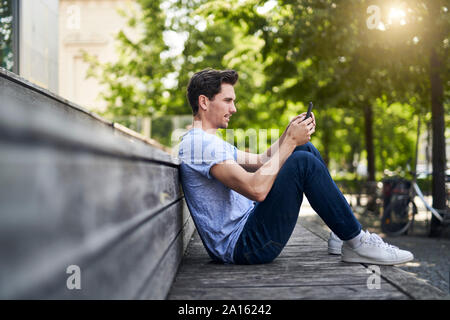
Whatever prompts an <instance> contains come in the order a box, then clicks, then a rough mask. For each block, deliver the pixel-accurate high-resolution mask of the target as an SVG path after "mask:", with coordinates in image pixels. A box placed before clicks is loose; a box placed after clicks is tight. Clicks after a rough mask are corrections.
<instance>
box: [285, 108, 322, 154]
mask: <svg viewBox="0 0 450 320" xmlns="http://www.w3.org/2000/svg"><path fill="white" fill-rule="evenodd" d="M305 117H306V113H302V114H301V115H298V116H296V117H295V118H294V119H292V121H291V122H290V123H289V125H288V127H287V129H286V138H287V139H291V140H292V141H293V142H294V143H295V145H297V146H301V145H304V144H305V143H307V142H309V140H311V135H312V134H313V133H314V132H315V131H316V126H315V122H314V116H313V115H312V113H311V117H310V118H308V119H306V120H305Z"/></svg>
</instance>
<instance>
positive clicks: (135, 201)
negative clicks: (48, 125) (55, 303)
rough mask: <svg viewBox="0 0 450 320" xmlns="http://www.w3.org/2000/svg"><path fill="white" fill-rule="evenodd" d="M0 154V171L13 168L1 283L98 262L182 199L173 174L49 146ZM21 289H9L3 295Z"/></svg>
mask: <svg viewBox="0 0 450 320" xmlns="http://www.w3.org/2000/svg"><path fill="white" fill-rule="evenodd" d="M0 148H1V149H2V150H4V151H5V152H2V153H1V154H0V167H1V168H8V170H0V188H1V189H2V193H1V194H0V202H1V203H2V217H1V223H0V259H1V260H2V265H1V272H0V282H1V283H15V284H16V285H17V286H18V287H26V286H27V284H28V283H29V282H30V279H29V277H34V276H33V275H39V276H37V277H36V278H35V279H42V278H45V277H47V275H48V274H51V273H53V272H54V271H53V267H51V266H49V261H51V262H52V263H56V261H55V259H56V260H58V261H60V262H59V263H58V264H57V265H67V263H69V260H70V259H72V258H74V257H75V256H76V257H77V258H76V259H77V260H82V259H84V258H83V256H85V257H89V256H93V255H95V254H97V253H99V252H100V251H101V250H102V248H104V247H105V246H108V243H109V242H112V241H116V240H117V239H120V237H121V236H122V234H125V233H127V232H130V230H132V229H133V228H135V227H136V226H139V224H141V223H144V222H145V221H146V220H148V219H150V218H151V216H152V215H153V214H154V213H155V212H158V210H161V209H163V208H164V207H165V206H167V205H169V204H170V203H171V202H174V201H176V200H177V199H179V198H180V197H181V189H180V186H179V183H178V171H177V169H175V168H171V167H163V166H160V165H156V164H153V163H147V162H137V161H134V162H133V161H129V160H122V159H117V158H112V157H107V156H101V155H95V154H94V155H92V154H83V153H78V152H65V151H60V150H55V149H53V148H51V147H46V148H42V147H40V146H22V145H10V144H5V143H2V144H1V146H0ZM155 185H156V186H157V187H155ZM69 264H70V263H69ZM58 268H59V267H58ZM24 275H28V276H26V277H24ZM19 279H23V280H22V281H21V280H19ZM21 283H22V284H21ZM17 290H19V289H18V288H17ZM15 291H16V289H15V288H14V286H12V287H11V286H5V285H4V286H2V289H1V292H0V296H4V295H5V294H7V293H6V292H9V293H11V294H12V293H13V292H15Z"/></svg>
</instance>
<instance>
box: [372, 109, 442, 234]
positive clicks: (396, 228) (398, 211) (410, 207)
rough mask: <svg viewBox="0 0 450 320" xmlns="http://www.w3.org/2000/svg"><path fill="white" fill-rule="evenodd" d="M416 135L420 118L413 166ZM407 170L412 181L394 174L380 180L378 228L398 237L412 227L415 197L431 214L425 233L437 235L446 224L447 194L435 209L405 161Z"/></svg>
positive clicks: (416, 211)
mask: <svg viewBox="0 0 450 320" xmlns="http://www.w3.org/2000/svg"><path fill="white" fill-rule="evenodd" d="M419 135H420V117H419V122H418V125H417V140H416V155H415V158H416V161H415V165H416V167H417V152H418V142H419ZM407 171H408V172H409V173H410V174H411V175H412V180H407V179H404V178H399V177H396V178H390V179H385V181H384V182H383V198H384V211H383V215H382V217H381V230H382V231H383V232H384V233H386V234H388V235H391V236H399V235H401V234H404V233H407V232H408V230H409V229H410V228H411V229H412V228H413V225H414V218H415V216H416V214H417V213H418V210H417V205H416V204H415V202H414V199H415V198H416V196H418V197H419V199H420V200H421V201H422V202H423V204H424V206H425V208H426V209H427V210H428V211H430V212H431V213H432V216H431V222H430V224H429V228H430V229H429V235H430V236H438V235H439V234H440V233H441V231H442V229H443V228H444V227H445V226H446V225H448V224H450V209H449V205H448V204H449V193H448V192H447V206H446V208H445V209H442V210H438V209H435V208H433V207H432V206H431V205H429V204H428V202H427V201H426V200H425V197H424V196H423V193H422V190H421V189H420V187H419V185H418V184H417V173H416V168H415V169H414V171H412V170H411V167H410V165H409V161H408V164H407ZM447 190H449V188H447Z"/></svg>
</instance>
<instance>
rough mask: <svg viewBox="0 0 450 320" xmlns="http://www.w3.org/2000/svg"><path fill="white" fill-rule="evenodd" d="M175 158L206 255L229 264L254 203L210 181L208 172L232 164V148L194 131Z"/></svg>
mask: <svg viewBox="0 0 450 320" xmlns="http://www.w3.org/2000/svg"><path fill="white" fill-rule="evenodd" d="M178 156H179V158H180V160H181V165H180V172H181V184H182V186H183V191H184V195H185V198H186V202H187V205H188V207H189V211H190V212H191V215H192V218H193V219H194V222H195V224H196V226H197V231H198V233H199V235H200V237H201V239H202V241H203V243H204V245H205V246H206V249H207V251H208V253H209V254H210V255H212V256H211V257H212V258H213V259H214V258H215V259H218V260H220V261H223V262H225V263H233V262H234V261H233V251H234V247H235V245H236V242H237V240H238V238H239V235H240V234H241V231H242V229H243V228H244V225H245V222H246V221H247V218H248V215H249V213H250V211H251V210H252V209H253V207H254V205H255V203H254V202H253V201H252V200H250V199H248V198H246V197H244V196H243V195H241V194H240V193H238V192H236V191H234V190H232V189H230V188H228V187H227V186H225V185H224V184H223V183H222V182H220V181H219V180H217V179H216V178H214V176H212V175H211V173H210V169H211V168H212V167H213V166H214V165H215V164H217V163H220V162H223V161H225V160H235V161H236V160H237V149H236V147H235V146H233V145H231V144H229V143H227V142H225V141H224V140H222V139H220V138H219V137H217V136H216V135H213V134H209V133H207V132H205V131H203V130H202V129H198V128H194V129H191V130H189V131H188V132H187V133H186V134H185V135H184V136H183V138H182V141H181V143H180V145H179V152H178Z"/></svg>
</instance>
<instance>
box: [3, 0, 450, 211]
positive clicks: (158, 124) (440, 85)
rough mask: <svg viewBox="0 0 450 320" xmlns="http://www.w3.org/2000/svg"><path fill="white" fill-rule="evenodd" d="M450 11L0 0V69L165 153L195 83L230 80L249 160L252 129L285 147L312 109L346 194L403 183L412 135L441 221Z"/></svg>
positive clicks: (394, 5) (392, 6)
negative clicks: (289, 128) (286, 135)
mask: <svg viewBox="0 0 450 320" xmlns="http://www.w3.org/2000/svg"><path fill="white" fill-rule="evenodd" d="M449 9H450V8H449V3H448V1H439V0H433V1H415V0H411V1H384V0H377V1H360V0H358V1H356V0H346V1H333V0H320V1H312V0H311V1H306V0H295V1H294V0H226V1H221V0H217V1H206V0H134V1H132V0H59V1H58V0H33V1H31V0H22V1H18V0H0V21H1V25H0V40H1V43H0V62H1V67H3V68H6V69H8V70H10V71H12V72H14V73H17V74H19V75H20V76H22V77H24V78H26V79H28V80H29V81H31V82H33V83H36V84H38V85H39V86H42V87H44V88H47V89H49V90H50V91H52V92H54V93H57V94H58V95H60V96H62V97H64V98H66V99H68V100H70V101H73V102H75V103H77V104H79V105H81V106H82V107H84V108H86V109H88V110H90V111H93V112H95V113H98V114H100V115H101V116H103V117H105V118H107V119H108V120H111V121H114V122H119V123H121V124H123V125H125V126H127V127H129V128H130V129H133V130H135V131H137V132H139V133H141V134H143V135H145V136H147V137H149V138H152V139H155V140H157V141H159V142H160V143H161V144H163V145H165V146H168V147H173V146H174V144H175V143H176V142H177V137H174V136H173V135H172V133H173V132H174V131H175V130H176V129H185V130H187V129H188V128H189V126H190V124H191V121H192V117H191V109H190V107H189V105H188V103H187V100H186V97H185V92H186V85H187V82H188V80H189V78H190V77H191V76H192V74H193V73H194V72H196V71H199V70H201V69H203V68H206V67H212V68H215V69H225V68H232V69H235V70H237V71H238V72H239V75H240V80H239V83H238V85H237V86H236V94H237V109H238V112H237V113H236V114H235V115H234V116H233V121H232V122H231V123H230V127H229V128H231V129H239V130H236V131H235V137H234V139H235V143H236V144H237V145H239V146H245V147H246V148H247V149H248V148H249V140H250V138H249V134H247V133H248V131H247V130H249V129H252V130H258V129H279V134H281V133H282V132H283V130H284V129H285V126H286V125H287V124H288V122H289V120H290V118H292V117H293V116H295V115H297V114H299V113H301V112H304V111H305V110H306V106H307V104H308V102H309V101H313V103H314V106H315V108H314V110H313V111H314V113H315V116H316V119H317V131H316V133H315V134H314V137H313V138H312V142H313V143H314V144H315V145H316V146H317V147H318V149H319V150H320V151H321V153H322V155H323V157H324V159H325V161H326V163H327V164H328V167H329V169H330V171H331V173H332V175H333V177H334V178H335V179H336V181H337V182H338V183H339V184H340V185H341V187H342V188H345V191H347V192H348V193H357V192H358V190H360V189H361V186H362V185H361V183H363V182H367V181H368V182H376V181H380V180H381V179H382V178H383V177H386V176H388V175H393V174H399V175H407V170H406V165H407V163H408V162H409V163H410V164H411V165H414V161H415V152H416V142H417V141H416V140H417V134H419V135H418V136H419V143H418V144H417V148H418V152H417V154H418V159H417V165H418V168H417V171H418V172H419V173H420V175H419V185H420V186H421V187H422V190H423V191H424V192H425V193H426V194H428V195H431V194H432V193H433V192H434V193H435V194H433V201H434V203H435V205H437V206H438V207H439V206H441V207H443V204H445V201H446V200H445V197H446V191H445V186H444V183H445V182H444V181H445V174H446V170H447V174H448V169H447V168H448V161H447V156H446V155H448V154H449V143H447V142H448V141H449V139H450V126H449V123H450V112H449V108H450V107H449V105H450V59H449V46H450V43H449V34H450V18H449V12H448V11H449ZM419 118H420V119H421V122H420V127H419V122H418V119H419ZM272 132H276V131H270V130H269V131H268V137H267V142H268V143H270V141H271V139H273V137H271V134H272ZM275 138H277V137H275ZM267 147H268V145H267V143H265V141H258V147H257V149H258V150H252V151H254V152H257V151H259V152H262V151H264V149H265V148H267ZM433 175H434V176H433ZM433 190H434V191H433Z"/></svg>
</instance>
